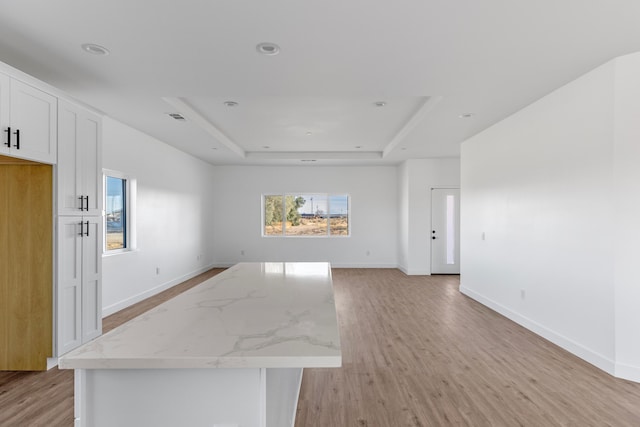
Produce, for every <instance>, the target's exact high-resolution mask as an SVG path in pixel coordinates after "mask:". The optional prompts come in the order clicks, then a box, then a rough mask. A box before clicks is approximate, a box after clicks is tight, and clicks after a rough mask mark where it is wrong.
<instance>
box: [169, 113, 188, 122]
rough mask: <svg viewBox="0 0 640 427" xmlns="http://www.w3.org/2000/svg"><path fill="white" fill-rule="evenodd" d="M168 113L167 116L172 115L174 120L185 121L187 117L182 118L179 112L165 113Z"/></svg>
mask: <svg viewBox="0 0 640 427" xmlns="http://www.w3.org/2000/svg"><path fill="white" fill-rule="evenodd" d="M167 114H168V115H169V117H173V118H174V119H176V120H180V121H183V122H184V121H185V120H187V119H185V118H184V116H183V115H182V114H180V113H167Z"/></svg>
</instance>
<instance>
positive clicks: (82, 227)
mask: <svg viewBox="0 0 640 427" xmlns="http://www.w3.org/2000/svg"><path fill="white" fill-rule="evenodd" d="M79 235H80V236H84V222H82V221H80V234H79Z"/></svg>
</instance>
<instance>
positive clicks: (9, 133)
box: [4, 127, 11, 148]
mask: <svg viewBox="0 0 640 427" xmlns="http://www.w3.org/2000/svg"><path fill="white" fill-rule="evenodd" d="M4 131H5V132H6V133H7V142H5V143H4V145H6V146H7V147H9V148H11V128H10V127H8V128H6V129H5V130H4Z"/></svg>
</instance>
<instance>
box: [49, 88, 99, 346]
mask: <svg viewBox="0 0 640 427" xmlns="http://www.w3.org/2000/svg"><path fill="white" fill-rule="evenodd" d="M101 141H102V123H101V118H100V116H98V115H96V114H94V113H92V112H91V111H88V110H87V109H85V108H83V107H80V106H78V105H76V104H73V103H70V102H68V101H66V100H62V99H61V100H60V101H59V105H58V163H57V167H56V171H57V172H56V183H57V188H56V189H57V201H58V207H57V211H58V223H57V226H58V227H57V239H58V240H57V241H58V246H57V254H58V260H57V266H58V270H57V271H58V273H57V289H56V309H57V311H56V318H57V321H56V323H57V336H56V343H57V346H56V350H57V351H56V352H57V355H58V356H60V355H62V354H64V353H67V352H68V351H70V350H72V349H74V348H76V347H77V346H79V345H80V344H83V343H85V342H87V341H90V340H91V339H93V338H95V337H97V336H99V335H100V334H101V333H102V278H101V277H102V248H103V239H104V234H103V233H104V232H103V227H104V225H103V224H104V223H103V218H102V209H103V207H102V206H103V196H102V193H103V185H102V143H101Z"/></svg>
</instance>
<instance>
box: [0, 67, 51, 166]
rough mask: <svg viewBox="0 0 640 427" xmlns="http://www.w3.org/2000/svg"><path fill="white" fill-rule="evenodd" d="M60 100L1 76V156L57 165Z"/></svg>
mask: <svg viewBox="0 0 640 427" xmlns="http://www.w3.org/2000/svg"><path fill="white" fill-rule="evenodd" d="M57 104H58V99H57V98H56V97H55V96H53V95H50V94H48V93H46V92H43V91H41V90H39V89H36V88H35V87H33V86H30V85H28V84H25V83H22V82H21V81H19V80H16V79H13V78H11V77H9V76H6V75H3V74H0V128H1V129H2V135H0V141H1V143H0V154H6V155H9V156H13V157H20V158H23V159H28V160H34V161H38V162H42V163H50V164H55V163H56V141H57V124H58V120H57V113H58V110H57Z"/></svg>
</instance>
